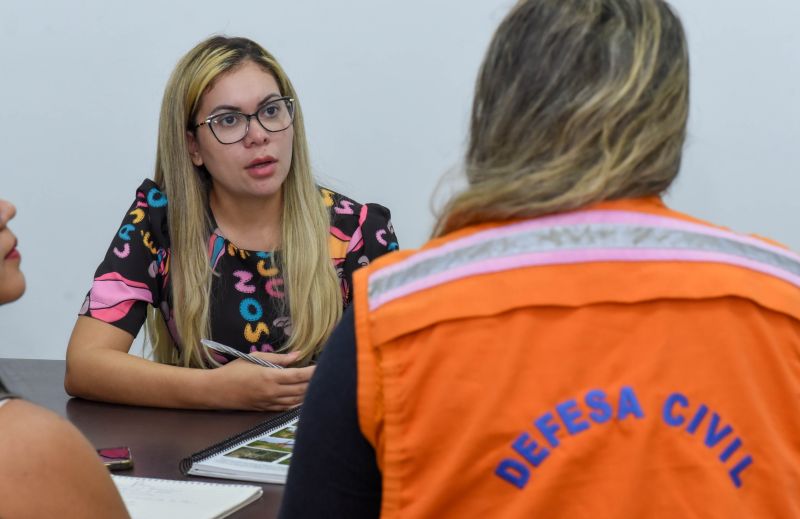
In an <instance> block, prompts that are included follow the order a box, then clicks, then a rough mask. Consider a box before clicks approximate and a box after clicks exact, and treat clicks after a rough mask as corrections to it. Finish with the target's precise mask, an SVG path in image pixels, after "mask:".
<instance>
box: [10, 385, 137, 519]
mask: <svg viewBox="0 0 800 519" xmlns="http://www.w3.org/2000/svg"><path fill="white" fill-rule="evenodd" d="M0 438H1V439H2V441H0V517H66V516H69V517H76V518H81V517H87V518H95V517H108V518H117V517H128V513H127V511H126V510H125V505H124V504H123V503H122V499H121V498H120V496H119V493H118V492H117V489H116V487H115V486H114V483H113V482H112V481H111V478H110V477H109V475H108V471H107V470H106V468H105V467H104V466H103V464H102V463H101V462H100V459H99V458H98V457H97V453H96V452H95V450H94V449H93V448H92V446H91V445H90V444H89V442H87V441H86V439H85V438H84V437H83V436H82V435H81V434H80V433H79V432H78V430H77V429H75V427H74V426H73V425H72V424H70V423H69V422H67V421H66V420H64V419H62V418H60V417H58V416H57V415H55V414H53V413H51V412H50V411H46V410H45V409H42V408H40V407H37V406H35V405H33V404H30V403H28V402H24V401H21V400H13V401H11V402H8V403H7V404H5V405H4V406H3V407H2V409H0Z"/></svg>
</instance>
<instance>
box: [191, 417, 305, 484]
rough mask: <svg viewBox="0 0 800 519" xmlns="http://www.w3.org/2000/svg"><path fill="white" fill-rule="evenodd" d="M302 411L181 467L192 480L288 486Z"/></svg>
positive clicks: (259, 427) (224, 443)
mask: <svg viewBox="0 0 800 519" xmlns="http://www.w3.org/2000/svg"><path fill="white" fill-rule="evenodd" d="M299 415H300V408H299V407H298V408H295V409H292V410H291V411H288V412H286V413H283V414H280V415H278V416H275V417H273V418H270V419H269V420H266V421H265V422H262V423H260V424H258V425H256V426H255V427H253V428H251V429H248V430H246V431H244V432H241V433H239V434H237V435H236V436H233V437H231V438H228V439H226V440H223V441H221V442H219V443H217V444H215V445H212V446H210V447H208V448H207V449H203V450H202V451H200V452H197V453H195V454H192V455H191V456H189V457H188V458H186V459H184V460H182V461H181V463H180V468H181V472H183V473H184V474H186V475H191V476H205V477H210V478H225V479H239V480H243V481H258V482H260V483H279V484H283V483H286V476H287V474H288V473H289V461H290V460H291V458H292V450H293V449H294V438H295V433H296V432H297V420H298V417H299Z"/></svg>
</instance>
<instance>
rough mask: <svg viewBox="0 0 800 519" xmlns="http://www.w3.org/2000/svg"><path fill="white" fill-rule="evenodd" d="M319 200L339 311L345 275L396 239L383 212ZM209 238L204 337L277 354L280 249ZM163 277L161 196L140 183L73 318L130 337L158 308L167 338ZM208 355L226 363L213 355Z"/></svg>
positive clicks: (283, 325) (347, 282) (341, 199)
mask: <svg viewBox="0 0 800 519" xmlns="http://www.w3.org/2000/svg"><path fill="white" fill-rule="evenodd" d="M321 196H323V197H324V200H325V204H326V206H328V207H329V208H330V215H331V228H330V236H329V244H330V253H331V260H332V261H333V264H334V267H335V268H336V271H337V273H338V274H339V278H340V282H341V287H342V300H343V305H344V307H347V305H349V304H350V299H351V297H352V295H351V292H350V287H351V284H352V274H353V271H354V270H356V269H357V268H359V267H361V266H363V265H367V264H369V262H370V261H371V260H372V259H374V258H376V257H378V256H381V255H382V254H385V253H387V252H389V251H392V250H395V249H397V246H398V245H397V237H396V236H395V234H394V229H393V228H392V224H391V221H390V219H389V218H390V214H389V210H388V209H386V208H385V207H383V206H380V205H378V204H366V205H361V204H358V203H357V202H354V201H353V200H351V199H349V198H347V197H345V196H343V195H340V194H338V193H334V192H333V191H330V190H328V189H321ZM209 234H210V236H209V238H208V256H209V261H210V262H211V266H212V267H213V269H214V271H215V272H217V273H218V274H219V275H218V276H214V277H213V279H212V281H211V308H210V318H211V334H212V337H211V338H213V339H214V340H216V341H218V342H221V343H223V344H227V345H228V346H231V347H234V348H236V349H238V350H240V351H243V352H251V351H267V352H269V351H275V350H278V349H279V348H280V347H281V346H282V345H283V344H284V343H285V342H286V340H287V338H288V336H289V335H290V334H291V330H292V324H291V318H290V316H289V315H288V312H289V309H288V305H287V304H285V296H286V294H285V293H284V290H283V278H282V277H281V256H280V250H277V251H275V252H273V253H270V252H263V251H248V250H243V249H239V248H238V247H236V245H234V244H233V243H231V242H230V241H228V240H226V239H225V237H223V236H222V235H221V234H220V232H219V230H218V229H214V230H213V232H212V231H209ZM169 274H170V238H169V226H168V222H167V197H166V195H165V194H164V193H163V192H162V191H161V190H160V188H159V187H158V185H156V184H155V183H154V182H153V181H151V180H149V179H148V180H145V181H144V182H143V183H142V185H141V186H140V187H139V189H138V190H137V191H136V200H135V201H134V202H133V204H132V205H131V207H130V209H129V210H128V212H127V214H126V216H125V218H124V219H123V221H122V225H121V227H120V228H119V231H118V232H117V234H116V236H114V239H113V240H112V242H111V246H110V247H109V248H108V252H107V253H106V257H105V259H104V260H103V262H102V263H101V264H100V266H99V267H98V268H97V272H96V273H95V278H94V282H93V283H92V288H91V290H90V291H89V293H88V294H87V296H86V300H85V301H84V303H83V306H82V307H81V310H80V314H81V315H86V316H90V317H94V318H95V319H99V320H101V321H104V322H107V323H109V324H112V325H114V326H116V327H118V328H121V329H122V330H125V331H127V332H128V333H130V334H131V335H134V336H135V335H136V334H137V333H138V332H139V329H140V328H141V327H142V324H143V323H144V321H145V317H146V313H147V305H148V304H150V305H153V306H154V307H156V308H159V309H160V310H161V314H162V316H163V317H164V319H165V320H166V322H167V328H168V329H169V330H170V333H171V334H172V337H173V339H175V338H176V337H177V333H176V329H175V326H174V321H173V319H172V317H173V311H172V307H173V301H172V294H171V292H172V290H171V282H170V281H171V280H170V276H169ZM175 342H176V343H179V341H177V340H176V341H175ZM214 357H215V358H216V359H217V360H219V361H221V362H225V361H226V359H224V358H222V357H221V356H220V355H218V354H216V353H214Z"/></svg>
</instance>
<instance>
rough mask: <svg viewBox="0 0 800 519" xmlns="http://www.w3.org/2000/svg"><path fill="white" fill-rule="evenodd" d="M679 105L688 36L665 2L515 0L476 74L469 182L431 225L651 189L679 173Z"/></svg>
mask: <svg viewBox="0 0 800 519" xmlns="http://www.w3.org/2000/svg"><path fill="white" fill-rule="evenodd" d="M688 111H689V57H688V52H687V44H686V38H685V36H684V32H683V28H682V26H681V23H680V20H679V19H678V18H677V16H676V15H675V14H674V13H673V11H672V9H671V8H670V7H669V5H667V4H666V3H665V2H662V1H660V0H564V1H522V2H519V3H517V5H516V6H515V7H514V8H513V10H512V11H511V13H509V15H508V16H507V17H506V18H505V19H504V20H503V22H502V23H501V24H500V27H499V28H498V29H497V32H496V33H495V35H494V38H493V39H492V42H491V44H490V46H489V50H488V51H487V53H486V57H485V59H484V61H483V65H482V66H481V70H480V73H479V75H478V81H477V86H476V89H475V99H474V102H473V107H472V121H471V124H470V136H469V147H468V150H467V156H466V176H467V180H468V181H469V187H468V188H467V189H466V190H465V191H464V192H463V193H461V194H460V195H458V196H456V197H455V198H454V199H453V200H451V201H450V203H449V204H448V205H447V207H446V208H445V209H444V211H443V214H442V216H441V218H440V219H439V223H438V225H437V229H436V235H443V234H446V233H448V232H450V231H453V230H455V229H459V228H461V227H465V226H467V225H471V224H475V223H479V222H484V221H496V220H509V219H514V218H530V217H534V216H539V215H542V214H547V213H553V212H558V211H567V210H570V209H576V208H579V207H583V206H586V205H589V204H591V203H594V202H600V201H603V200H615V199H620V198H636V197H642V196H649V195H659V194H661V193H663V192H664V191H665V190H666V189H667V188H668V187H669V185H670V184H671V183H672V181H673V180H674V179H675V177H676V176H677V174H678V169H679V167H680V161H681V151H682V147H683V142H684V138H685V134H686V120H687V117H688Z"/></svg>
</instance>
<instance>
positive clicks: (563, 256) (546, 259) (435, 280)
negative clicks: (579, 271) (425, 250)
mask: <svg viewBox="0 0 800 519" xmlns="http://www.w3.org/2000/svg"><path fill="white" fill-rule="evenodd" d="M601 261H618V262H640V261H689V262H713V263H725V264H728V265H735V266H739V267H744V268H748V269H750V270H755V271H757V272H762V273H765V274H769V275H772V276H775V277H777V278H780V279H783V280H785V281H788V282H789V283H792V284H794V285H796V286H797V287H798V288H800V276H795V275H793V274H791V273H789V272H787V271H785V270H783V269H779V268H776V267H772V266H770V265H766V264H764V263H761V262H758V261H754V260H749V259H746V258H742V257H739V256H732V255H730V254H725V253H721V252H704V251H696V250H682V249H636V248H624V249H576V250H559V251H548V252H539V253H531V254H520V255H517V256H508V257H503V258H496V259H489V260H483V261H478V262H475V263H470V264H468V265H464V266H462V267H458V268H454V269H451V270H447V271H445V272H442V273H440V274H435V275H431V276H427V277H424V278H421V279H419V280H417V281H412V282H409V283H407V284H404V285H402V286H400V287H397V288H395V289H393V290H387V291H386V292H383V293H381V294H379V295H377V296H375V297H370V298H369V308H370V310H375V309H376V308H378V307H380V306H382V305H384V304H386V303H388V302H390V301H392V300H394V299H397V298H400V297H403V296H406V295H408V294H412V293H414V292H419V291H421V290H425V289H427V288H431V287H434V286H437V285H440V284H442V283H446V282H448V281H454V280H456V279H461V278H465V277H470V276H475V275H478V274H489V273H493V272H501V271H504V270H511V269H515V268H520V267H533V266H543V265H568V264H576V263H591V262H601Z"/></svg>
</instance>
